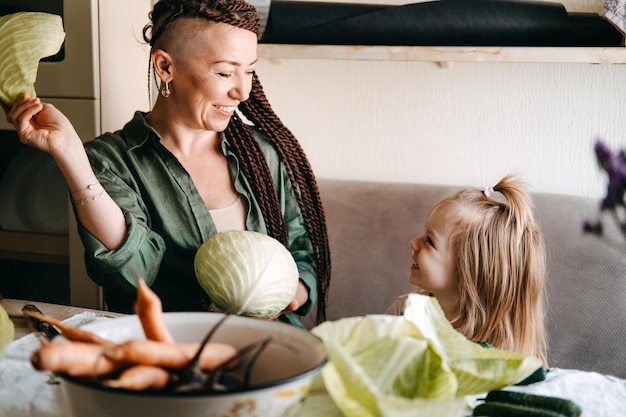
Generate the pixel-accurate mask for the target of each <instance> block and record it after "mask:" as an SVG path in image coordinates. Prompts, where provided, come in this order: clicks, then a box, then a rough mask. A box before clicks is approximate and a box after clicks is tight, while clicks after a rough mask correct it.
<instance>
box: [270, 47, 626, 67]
mask: <svg viewBox="0 0 626 417" xmlns="http://www.w3.org/2000/svg"><path fill="white" fill-rule="evenodd" d="M258 53H259V58H267V59H276V60H280V59H330V60H354V61H426V62H439V63H446V62H526V63H532V62H535V63H538V62H545V63H588V64H626V47H549V46H546V47H538V46H529V47H527V46H502V47H500V46H485V47H460V46H352V45H350V46H344V45H287V44H280V45H279V44H263V43H261V44H259V48H258Z"/></svg>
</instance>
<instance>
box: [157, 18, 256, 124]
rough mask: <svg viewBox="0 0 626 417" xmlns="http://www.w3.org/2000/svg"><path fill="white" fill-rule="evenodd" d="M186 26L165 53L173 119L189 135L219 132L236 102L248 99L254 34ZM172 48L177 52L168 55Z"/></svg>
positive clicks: (201, 25)
mask: <svg viewBox="0 0 626 417" xmlns="http://www.w3.org/2000/svg"><path fill="white" fill-rule="evenodd" d="M176 23H186V24H187V25H188V27H187V28H181V30H180V32H179V38H180V39H181V41H177V42H175V43H174V45H173V47H172V50H171V51H170V52H169V53H170V55H171V56H172V58H173V62H172V65H171V70H172V82H171V84H170V89H171V91H172V94H171V96H170V97H168V98H167V100H171V101H172V103H171V104H173V106H171V107H170V108H171V109H172V111H173V112H176V119H177V120H179V121H180V122H181V123H183V124H185V125H187V127H189V128H192V129H194V128H195V129H202V130H212V131H216V132H221V131H223V130H224V129H226V126H227V125H228V123H229V121H230V118H231V117H232V116H233V113H234V112H235V109H236V108H237V106H238V105H239V103H240V102H242V101H245V100H247V99H248V96H249V95H250V90H251V89H252V76H253V74H254V68H255V64H256V62H257V37H256V34H254V33H253V32H250V31H248V30H245V29H241V28H238V27H235V26H231V25H228V24H225V23H213V24H208V25H207V24H206V23H204V22H201V21H200V22H198V21H197V20H196V19H180V20H179V21H177V22H176ZM174 48H176V50H173V49H174Z"/></svg>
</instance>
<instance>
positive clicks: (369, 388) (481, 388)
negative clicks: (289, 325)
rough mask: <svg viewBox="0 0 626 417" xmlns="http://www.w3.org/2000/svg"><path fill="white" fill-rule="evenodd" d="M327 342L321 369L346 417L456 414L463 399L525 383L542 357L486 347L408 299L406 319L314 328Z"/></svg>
mask: <svg viewBox="0 0 626 417" xmlns="http://www.w3.org/2000/svg"><path fill="white" fill-rule="evenodd" d="M312 332H313V333H314V334H316V335H317V336H318V337H320V338H321V339H322V340H323V341H324V345H325V347H326V349H327V351H328V355H329V359H330V361H329V364H328V365H327V366H326V367H325V368H324V370H323V371H322V377H323V380H324V384H325V386H326V389H327V391H328V393H329V394H330V396H331V397H332V398H333V400H334V402H335V403H336V404H337V406H338V407H339V409H341V411H342V412H343V414H344V415H345V416H346V417H357V416H358V417H374V416H385V417H400V416H407V417H408V416H435V415H436V416H438V417H446V416H454V417H458V416H460V415H462V414H463V412H464V411H466V407H467V404H468V402H467V399H466V396H471V395H477V394H481V393H485V392H488V391H492V390H496V389H500V388H503V387H506V386H508V385H512V384H515V383H518V382H520V381H522V380H524V379H525V378H526V377H528V376H529V375H531V374H533V373H534V372H535V371H537V370H538V369H540V368H541V367H542V363H541V361H540V360H539V359H538V358H535V357H532V356H526V355H522V354H519V353H515V352H508V351H504V350H499V349H490V348H485V347H483V346H481V345H479V344H477V343H474V342H472V341H470V340H468V339H466V338H465V337H464V336H463V335H462V334H460V333H458V332H457V331H456V330H454V328H453V327H452V326H451V325H450V323H449V322H448V320H447V319H446V317H445V315H444V313H443V311H442V310H441V307H440V306H439V304H438V303H437V301H436V299H435V298H433V297H427V296H423V295H418V294H411V295H410V296H409V298H408V300H407V304H406V308H405V313H404V316H389V315H369V316H364V317H351V318H344V319H340V320H337V321H332V322H325V323H322V324H320V325H318V326H317V327H315V328H313V329H312Z"/></svg>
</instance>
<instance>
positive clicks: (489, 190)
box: [483, 187, 493, 197]
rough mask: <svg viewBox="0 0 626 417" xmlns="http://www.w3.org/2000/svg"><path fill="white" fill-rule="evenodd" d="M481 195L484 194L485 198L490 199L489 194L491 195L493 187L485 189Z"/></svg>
mask: <svg viewBox="0 0 626 417" xmlns="http://www.w3.org/2000/svg"><path fill="white" fill-rule="evenodd" d="M483 193H485V197H491V194H493V187H485V189H484V190H483Z"/></svg>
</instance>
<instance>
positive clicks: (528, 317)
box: [433, 175, 547, 365]
mask: <svg viewBox="0 0 626 417" xmlns="http://www.w3.org/2000/svg"><path fill="white" fill-rule="evenodd" d="M525 185H526V184H525V183H523V182H522V181H520V180H519V179H518V178H516V177H514V176H512V175H508V176H506V177H505V178H503V179H502V180H500V182H498V184H496V186H494V187H493V188H492V189H491V190H489V191H478V190H463V191H459V192H458V193H456V194H453V195H451V196H449V197H446V198H444V199H443V200H441V201H440V202H439V203H438V204H437V205H436V206H435V207H434V208H433V210H435V209H437V208H442V207H447V206H450V205H461V206H462V207H463V208H467V209H469V210H466V211H467V212H469V213H470V215H464V216H462V218H461V219H459V221H458V225H457V226H458V227H457V232H455V233H454V235H453V237H452V250H453V251H454V253H456V255H457V256H456V265H455V274H456V279H457V283H458V284H457V285H458V291H457V310H456V312H455V313H454V314H453V315H452V316H451V317H449V319H450V321H451V323H452V324H453V325H454V327H455V328H456V329H457V330H458V331H460V332H461V333H463V334H464V335H465V336H466V337H467V338H469V339H470V340H474V341H481V342H487V343H490V344H492V345H493V346H495V347H497V348H500V349H506V350H511V351H516V352H519V353H522V354H527V355H533V356H536V357H538V358H539V359H541V360H542V361H543V362H544V364H546V365H547V353H546V350H547V348H546V337H545V328H544V297H545V294H544V292H545V291H544V286H545V277H546V266H545V246H544V242H543V237H542V234H541V230H540V228H539V226H538V224H537V223H536V222H535V220H534V217H533V212H532V209H533V207H532V204H531V198H530V196H529V195H528V194H527V193H526V192H525V190H524V189H525ZM492 191H495V192H499V193H500V194H502V196H503V197H504V200H505V201H502V200H501V199H497V198H494V197H491V196H490V194H491V192H492Z"/></svg>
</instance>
